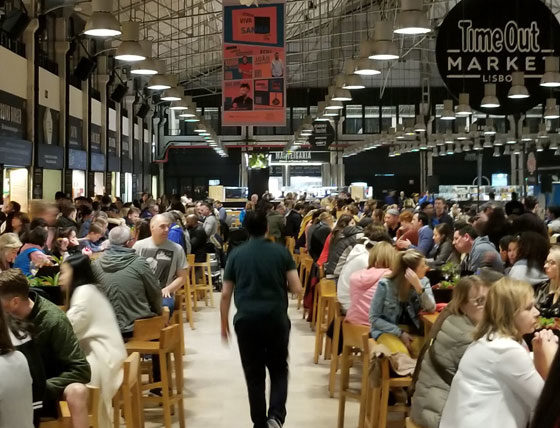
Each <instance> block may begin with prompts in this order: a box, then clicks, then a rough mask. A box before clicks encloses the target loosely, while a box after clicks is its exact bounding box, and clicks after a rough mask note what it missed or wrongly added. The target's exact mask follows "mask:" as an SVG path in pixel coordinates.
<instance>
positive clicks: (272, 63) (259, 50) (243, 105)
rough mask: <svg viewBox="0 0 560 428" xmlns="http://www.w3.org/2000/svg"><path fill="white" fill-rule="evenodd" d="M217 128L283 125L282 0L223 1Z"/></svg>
mask: <svg viewBox="0 0 560 428" xmlns="http://www.w3.org/2000/svg"><path fill="white" fill-rule="evenodd" d="M223 5H224V26H223V28H224V50H223V84H222V125H223V126H232V125H233V126H244V125H254V126H286V80H285V76H286V52H285V38H284V33H285V31H284V22H285V1H284V0H269V1H268V2H267V1H266V0H261V1H260V2H259V6H250V7H246V6H241V5H240V4H239V1H238V0H224V1H223Z"/></svg>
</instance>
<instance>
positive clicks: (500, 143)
mask: <svg viewBox="0 0 560 428" xmlns="http://www.w3.org/2000/svg"><path fill="white" fill-rule="evenodd" d="M494 145H495V146H500V147H501V146H503V145H504V140H503V138H502V137H497V138H496V139H495V140H494Z"/></svg>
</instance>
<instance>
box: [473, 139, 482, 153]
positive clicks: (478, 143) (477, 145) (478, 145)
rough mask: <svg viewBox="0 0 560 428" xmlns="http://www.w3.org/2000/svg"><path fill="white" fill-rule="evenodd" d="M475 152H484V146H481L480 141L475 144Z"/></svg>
mask: <svg viewBox="0 0 560 428" xmlns="http://www.w3.org/2000/svg"><path fill="white" fill-rule="evenodd" d="M473 150H476V151H477V152H478V151H480V150H482V146H481V145H480V141H478V139H477V140H476V141H475V142H474V145H473Z"/></svg>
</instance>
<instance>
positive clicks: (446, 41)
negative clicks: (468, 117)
mask: <svg viewBox="0 0 560 428" xmlns="http://www.w3.org/2000/svg"><path fill="white" fill-rule="evenodd" d="M559 37H560V24H559V23H558V20H557V19H556V17H555V16H554V14H553V13H552V11H551V10H550V9H549V8H548V7H547V6H546V5H545V3H544V2H543V1H541V0H463V1H461V2H459V3H458V4H457V5H456V6H455V7H454V8H453V9H451V11H450V12H449V14H448V15H447V16H446V17H445V19H444V21H443V23H442V24H441V26H440V27H439V30H438V35H437V42H436V60H437V65H438V69H439V72H440V74H441V77H442V79H443V81H444V83H445V85H446V86H447V88H448V89H449V91H450V92H451V94H452V95H453V96H454V97H455V98H458V97H459V94H460V93H461V92H466V93H468V94H469V95H470V104H471V107H472V108H474V109H476V110H478V111H482V112H485V113H492V114H514V113H520V112H525V111H527V110H529V109H530V108H532V107H534V106H535V105H537V104H538V103H540V102H543V101H544V99H545V98H546V97H547V96H548V95H549V91H547V90H544V89H543V88H542V87H541V86H540V81H541V77H542V75H543V73H544V69H545V67H544V63H545V60H544V59H545V57H547V56H557V55H559V54H560V38H559ZM514 71H522V72H524V73H525V86H526V87H527V89H528V91H529V95H530V96H529V98H525V99H510V98H508V91H509V89H510V88H511V73H512V72H514ZM486 83H494V84H496V95H497V97H498V99H499V100H500V107H499V108H493V109H484V108H481V107H480V103H481V101H482V98H483V97H484V85H485V84H486Z"/></svg>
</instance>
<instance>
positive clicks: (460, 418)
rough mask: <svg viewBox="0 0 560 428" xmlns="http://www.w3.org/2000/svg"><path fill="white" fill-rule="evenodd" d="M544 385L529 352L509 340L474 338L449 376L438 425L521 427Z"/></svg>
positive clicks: (535, 403)
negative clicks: (445, 398)
mask: <svg viewBox="0 0 560 428" xmlns="http://www.w3.org/2000/svg"><path fill="white" fill-rule="evenodd" d="M543 386H544V380H543V379H542V377H541V376H540V375H539V374H538V372H537V370H536V369H535V366H534V364H533V360H532V359H531V356H530V355H529V352H528V351H527V349H526V348H524V347H523V346H522V345H521V344H520V343H518V342H516V341H515V340H513V339H509V338H504V337H497V338H495V339H494V340H491V341H489V340H487V338H482V339H479V340H477V341H476V342H473V343H472V344H471V345H470V346H469V347H468V348H467V351H466V352H465V354H464V355H463V358H462V359H461V362H460V363H459V369H458V370H457V374H456V375H455V377H454V378H453V383H452V384H451V390H450V391H449V396H448V397H447V402H446V403H445V407H444V409H443V414H442V417H441V423H440V426H439V427H440V428H473V427H479V428H482V427H488V428H525V427H526V426H527V424H528V422H529V421H530V419H531V417H532V415H533V412H534V411H535V407H536V405H537V400H538V399H539V396H540V394H541V391H542V389H543Z"/></svg>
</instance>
